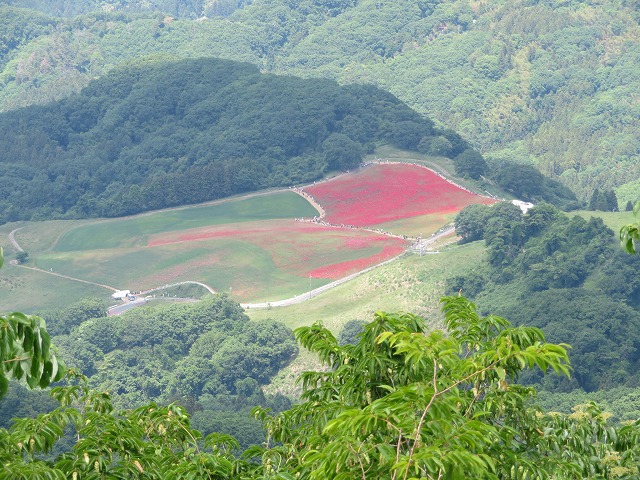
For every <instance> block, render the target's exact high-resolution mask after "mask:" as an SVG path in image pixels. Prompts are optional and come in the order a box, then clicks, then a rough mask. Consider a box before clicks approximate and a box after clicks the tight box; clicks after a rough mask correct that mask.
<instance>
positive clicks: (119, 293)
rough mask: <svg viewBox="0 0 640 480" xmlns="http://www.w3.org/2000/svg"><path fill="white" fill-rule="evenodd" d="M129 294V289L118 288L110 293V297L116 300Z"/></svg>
mask: <svg viewBox="0 0 640 480" xmlns="http://www.w3.org/2000/svg"><path fill="white" fill-rule="evenodd" d="M130 294H131V291H129V290H118V291H117V292H115V293H114V294H112V295H111V298H115V299H116V300H123V299H125V298H126V297H128V296H129V295H130Z"/></svg>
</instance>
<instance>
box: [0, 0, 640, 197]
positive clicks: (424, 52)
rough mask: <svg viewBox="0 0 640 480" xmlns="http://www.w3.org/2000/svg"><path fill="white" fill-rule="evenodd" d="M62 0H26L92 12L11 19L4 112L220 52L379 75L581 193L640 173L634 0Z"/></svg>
mask: <svg viewBox="0 0 640 480" xmlns="http://www.w3.org/2000/svg"><path fill="white" fill-rule="evenodd" d="M63 3H64V5H67V4H66V3H65V2H35V1H21V2H17V1H12V2H11V4H12V5H15V6H23V7H35V8H40V9H42V11H43V12H44V13H45V14H47V15H73V14H78V13H83V14H84V15H83V16H81V17H73V18H64V19H60V18H53V17H46V16H43V14H38V15H34V14H30V13H29V12H28V11H23V10H17V9H7V8H5V10H3V15H0V17H2V18H6V19H7V21H6V24H5V25H4V26H3V25H0V33H1V34H2V35H4V36H5V37H7V38H8V40H7V41H5V45H6V46H5V48H4V50H2V58H1V62H0V65H2V66H3V68H2V72H0V84H1V85H3V88H1V89H0V109H2V110H8V109H13V108H16V107H18V106H22V105H27V104H32V103H34V102H36V103H43V102H46V101H49V100H51V99H60V98H64V97H66V96H67V95H69V94H70V93H71V92H76V91H78V90H79V89H80V88H81V87H83V86H85V85H86V84H87V83H88V82H89V80H90V79H91V78H94V77H95V76H99V75H102V74H104V73H105V72H106V71H109V70H111V69H113V68H115V67H116V66H118V65H121V64H122V63H123V62H128V61H131V60H132V59H135V58H140V57H145V56H155V57H156V58H158V57H164V58H167V56H170V57H172V58H186V57H199V56H217V57H222V58H229V59H236V60H243V61H249V62H252V63H254V64H256V65H259V66H260V68H261V69H263V70H264V71H272V72H278V73H287V74H295V75H302V76H307V77H312V76H313V77H319V76H321V77H328V78H332V79H336V80H338V81H339V82H341V83H353V82H367V83H372V84H375V85H377V86H379V87H382V88H384V89H385V90H388V91H390V92H392V93H393V94H394V95H396V96H398V98H400V99H402V100H403V101H405V102H406V103H407V104H409V105H410V106H412V107H413V108H415V109H416V110H417V111H419V112H421V113H422V114H428V115H429V116H430V117H433V118H435V119H436V120H437V121H439V122H440V124H442V125H446V126H448V127H451V128H454V129H456V130H458V131H460V132H462V133H463V135H464V136H465V138H467V139H468V140H469V141H471V142H472V144H474V145H476V146H479V147H480V148H481V149H482V151H483V152H485V153H488V154H490V155H492V156H494V157H496V158H501V159H505V158H506V159H512V160H516V161H518V162H524V163H532V164H535V165H537V166H538V167H539V168H540V169H541V170H542V171H543V172H544V173H546V174H548V175H551V176H552V177H554V178H559V179H560V180H562V181H563V182H564V183H565V184H566V185H569V186H571V187H572V188H574V189H576V191H577V192H578V193H579V194H580V196H581V197H582V199H587V198H588V197H589V195H590V194H591V191H592V190H593V188H594V187H595V186H598V187H600V188H611V187H616V186H620V185H623V184H625V183H627V182H631V181H634V180H635V179H636V178H637V177H638V173H640V172H639V171H638V164H639V162H638V161H637V159H638V151H637V148H636V147H635V145H636V143H637V142H635V141H634V139H635V138H637V137H638V131H637V128H638V127H637V125H638V124H639V122H638V121H637V120H638V108H637V105H636V102H635V100H634V95H635V93H634V92H637V91H638V88H639V86H640V85H639V84H638V82H640V75H639V73H638V67H637V65H638V61H637V57H638V54H639V53H640V41H639V39H640V27H638V17H637V12H636V10H635V8H634V7H633V5H632V4H630V3H629V2H625V1H622V0H608V1H606V2H596V1H590V0H571V1H569V2H536V3H534V4H532V3H531V2H528V1H526V0H517V1H502V0H501V1H495V2H490V3H478V2H470V1H466V0H456V1H451V2H422V1H418V0H396V1H393V2H391V1H377V0H360V1H355V0H354V1H345V2H331V3H327V2H323V1H319V0H305V1H303V2H296V3H295V5H293V4H291V3H290V2H286V1H284V0H255V1H253V2H171V1H167V2H153V3H148V2H147V3H142V2H134V1H131V2H119V3H118V5H115V4H114V5H111V8H112V9H113V10H115V11H113V12H111V13H109V12H106V11H104V10H103V11H101V12H99V13H88V12H90V11H91V10H92V9H93V8H96V7H97V5H96V4H95V2H92V1H83V2H75V4H77V5H75V4H74V5H75V7H74V8H73V9H70V8H68V6H67V7H65V6H63ZM187 4H189V5H190V7H186V5H187ZM149 8H150V9H156V10H157V12H158V13H153V14H149V13H148V12H149V10H148V9H149ZM145 9H146V10H145ZM145 11H146V12H147V13H145ZM160 12H161V14H160Z"/></svg>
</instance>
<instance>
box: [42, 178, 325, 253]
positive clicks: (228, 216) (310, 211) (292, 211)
mask: <svg viewBox="0 0 640 480" xmlns="http://www.w3.org/2000/svg"><path fill="white" fill-rule="evenodd" d="M316 214H317V211H316V210H315V209H314V208H313V207H312V206H311V205H310V204H309V203H308V202H307V201H306V200H305V199H304V198H302V197H300V196H299V195H297V194H295V193H293V192H288V191H285V192H274V193H267V194H258V195H252V196H249V197H245V198H240V199H236V200H230V201H226V202H217V203H215V204H212V205H203V206H197V207H188V208H180V209H172V210H164V211H159V212H152V213H148V214H143V215H136V216H134V217H127V218H121V219H116V220H107V221H103V222H99V223H89V224H87V225H82V226H79V227H76V228H73V229H71V230H69V231H67V232H65V233H64V234H62V235H61V236H60V238H59V239H58V240H57V241H56V242H55V245H53V250H55V251H57V252H69V251H79V250H95V249H99V248H116V247H136V246H141V245H145V244H146V238H147V236H148V235H153V234H157V233H163V232H172V231H177V230H185V229H189V228H196V227H203V226H208V225H223V224H231V223H240V222H250V221H255V220H271V219H277V218H295V217H305V216H306V217H309V216H314V215H316Z"/></svg>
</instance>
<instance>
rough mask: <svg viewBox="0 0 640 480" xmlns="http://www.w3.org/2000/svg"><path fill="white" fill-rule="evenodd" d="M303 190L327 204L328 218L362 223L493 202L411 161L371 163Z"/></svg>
mask: <svg viewBox="0 0 640 480" xmlns="http://www.w3.org/2000/svg"><path fill="white" fill-rule="evenodd" d="M305 191H306V192H308V193H309V194H310V195H311V196H312V197H313V198H314V199H315V200H316V202H318V203H319V204H320V205H322V207H323V208H324V209H325V211H326V214H327V215H326V217H325V220H326V221H327V222H330V223H332V224H338V225H342V224H343V225H354V226H359V227H363V226H373V225H379V224H382V223H387V222H392V221H396V220H401V219H404V218H410V217H416V216H420V215H430V214H443V213H456V212H459V211H460V210H462V209H463V208H464V207H466V206H467V205H470V204H472V203H493V200H491V199H489V198H486V197H481V196H479V195H476V194H474V193H471V192H469V191H467V190H464V189H462V188H460V187H458V186H457V185H454V184H452V183H450V182H448V181H447V180H446V179H444V178H442V177H441V176H439V175H438V174H436V173H435V172H433V171H432V170H429V169H427V168H424V167H420V166H417V165H412V164H375V165H370V166H368V167H366V168H363V169H360V170H359V171H356V172H354V173H349V174H345V175H341V176H340V177H337V178H335V179H332V180H329V181H327V182H322V183H319V184H316V185H312V186H309V187H307V188H305Z"/></svg>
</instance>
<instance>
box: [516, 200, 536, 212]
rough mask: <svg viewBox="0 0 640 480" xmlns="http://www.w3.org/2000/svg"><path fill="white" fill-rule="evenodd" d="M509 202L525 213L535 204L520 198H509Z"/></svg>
mask: <svg viewBox="0 0 640 480" xmlns="http://www.w3.org/2000/svg"><path fill="white" fill-rule="evenodd" d="M511 203H513V204H514V205H515V206H516V207H518V208H520V210H522V213H527V211H528V210H529V209H530V208H532V207H534V206H535V205H534V204H533V203H529V202H523V201H522V200H511Z"/></svg>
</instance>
